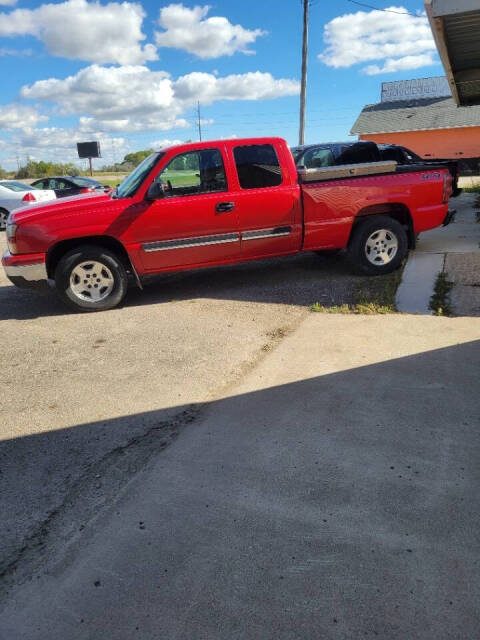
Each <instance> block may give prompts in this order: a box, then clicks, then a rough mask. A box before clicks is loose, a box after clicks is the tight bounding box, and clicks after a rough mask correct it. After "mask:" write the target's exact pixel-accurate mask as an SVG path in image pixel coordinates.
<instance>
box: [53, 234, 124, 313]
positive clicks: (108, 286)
mask: <svg viewBox="0 0 480 640" xmlns="http://www.w3.org/2000/svg"><path fill="white" fill-rule="evenodd" d="M55 285H56V289H57V292H58V294H59V296H60V297H61V298H62V300H63V301H64V302H65V303H66V304H68V305H69V306H70V307H73V308H74V309H76V310H77V311H105V310H106V309H112V308H113V307H116V306H117V305H118V304H120V302H121V301H122V300H123V298H124V297H125V294H126V293H127V285H128V279H127V274H126V271H125V268H124V266H123V264H122V263H121V261H120V260H119V259H118V257H117V256H116V255H115V254H114V253H111V252H110V251H108V250H107V249H103V248H101V247H94V246H88V245H85V246H82V247H78V248H76V249H73V250H72V251H69V252H68V253H66V254H65V255H64V256H63V257H62V258H61V260H60V262H59V263H58V266H57V268H56V270H55Z"/></svg>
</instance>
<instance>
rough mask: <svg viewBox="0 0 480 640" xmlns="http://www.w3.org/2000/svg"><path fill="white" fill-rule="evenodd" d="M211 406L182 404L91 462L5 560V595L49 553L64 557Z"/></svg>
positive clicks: (1, 589)
mask: <svg viewBox="0 0 480 640" xmlns="http://www.w3.org/2000/svg"><path fill="white" fill-rule="evenodd" d="M205 406H206V405H205V404H196V405H192V406H190V407H188V408H186V409H184V410H182V411H181V412H179V413H178V414H177V415H175V416H173V417H172V418H171V419H169V420H166V421H164V422H160V423H159V424H157V425H154V426H153V427H151V428H150V429H148V431H146V432H145V433H143V434H141V435H138V436H135V437H134V438H132V439H131V440H129V441H128V442H127V443H126V444H124V445H121V446H119V447H116V448H115V449H112V450H111V451H109V452H108V453H106V454H105V455H104V456H103V457H102V458H100V459H99V460H98V461H96V462H94V463H92V464H91V465H89V466H88V467H87V469H86V471H85V473H83V474H82V475H81V476H80V477H79V478H78V480H77V481H76V482H75V484H74V485H73V486H72V487H71V488H70V490H69V491H68V493H67V494H66V495H65V496H64V498H63V500H62V502H61V504H60V505H59V506H58V507H57V508H56V509H54V510H53V511H51V512H50V513H49V515H48V516H47V517H46V518H45V519H44V520H43V521H42V522H40V523H39V524H38V525H37V526H36V527H35V530H34V531H33V532H32V533H31V534H30V535H29V536H28V537H27V538H26V539H25V541H24V543H23V545H22V547H21V548H20V549H18V551H17V552H16V553H15V555H14V556H13V557H11V558H9V559H7V560H6V561H5V562H3V566H1V567H0V581H1V583H0V598H3V597H4V596H6V595H8V594H9V589H10V588H12V586H14V585H15V586H18V585H21V584H23V583H24V582H25V581H27V580H31V579H32V578H33V575H34V574H35V572H37V571H41V572H45V571H48V569H49V564H50V563H49V558H50V559H54V562H55V564H56V563H58V562H59V555H62V556H63V555H64V554H65V553H67V552H68V550H69V548H71V547H72V545H74V543H75V542H77V541H79V538H80V533H81V532H83V531H84V529H85V526H86V523H87V522H91V521H92V520H93V519H94V518H95V517H96V516H97V515H98V514H99V513H100V512H101V511H102V510H103V509H104V507H111V506H112V505H113V504H114V503H115V502H116V500H118V497H119V495H120V493H121V491H122V489H124V488H125V487H126V485H127V484H128V483H129V482H130V481H131V480H132V479H133V478H135V477H136V475H137V473H138V472H139V471H141V470H142V469H143V468H145V466H146V465H147V464H148V462H149V461H150V459H151V458H152V457H153V456H155V455H156V454H157V453H159V452H160V451H162V450H163V449H165V448H166V447H168V446H169V445H170V444H171V443H172V442H173V441H174V440H175V438H176V437H177V436H178V434H179V433H180V431H181V430H182V429H184V428H185V427H186V426H187V425H189V424H192V423H193V422H195V421H196V420H197V419H198V418H199V416H200V414H201V412H202V409H203V408H204V407H205ZM99 480H101V482H99ZM79 523H81V524H80V525H79ZM59 540H60V541H61V543H62V547H63V548H62V550H61V551H60V554H59V549H58V548H57V543H58V541H59ZM53 551H55V553H53Z"/></svg>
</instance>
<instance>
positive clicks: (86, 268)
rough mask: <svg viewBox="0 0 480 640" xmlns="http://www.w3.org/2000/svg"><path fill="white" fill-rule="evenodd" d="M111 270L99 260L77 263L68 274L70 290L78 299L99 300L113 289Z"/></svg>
mask: <svg viewBox="0 0 480 640" xmlns="http://www.w3.org/2000/svg"><path fill="white" fill-rule="evenodd" d="M114 284H115V280H114V278H113V275H112V272H111V271H110V269H109V268H108V267H106V266H105V265H104V264H102V263H101V262H97V261H95V260H89V261H88V262H81V263H80V264H77V265H76V266H75V267H74V269H73V270H72V272H71V274H70V290H71V292H72V293H73V295H74V296H75V297H76V298H78V299H79V300H84V301H87V302H100V301H101V300H105V298H107V297H108V296H109V295H110V294H111V293H112V290H113V287H114Z"/></svg>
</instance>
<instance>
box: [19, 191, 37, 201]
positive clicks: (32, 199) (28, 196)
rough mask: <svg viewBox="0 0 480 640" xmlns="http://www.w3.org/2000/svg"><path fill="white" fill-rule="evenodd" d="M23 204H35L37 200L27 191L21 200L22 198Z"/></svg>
mask: <svg viewBox="0 0 480 640" xmlns="http://www.w3.org/2000/svg"><path fill="white" fill-rule="evenodd" d="M22 200H23V202H36V201H37V199H36V198H35V196H34V195H33V193H32V192H31V191H28V193H26V194H25V195H24V196H23V198H22Z"/></svg>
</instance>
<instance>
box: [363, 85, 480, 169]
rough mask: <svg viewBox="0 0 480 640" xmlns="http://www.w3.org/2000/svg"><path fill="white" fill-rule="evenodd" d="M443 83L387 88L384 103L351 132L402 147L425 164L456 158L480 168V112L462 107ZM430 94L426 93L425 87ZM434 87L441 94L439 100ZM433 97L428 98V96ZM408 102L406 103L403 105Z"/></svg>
mask: <svg viewBox="0 0 480 640" xmlns="http://www.w3.org/2000/svg"><path fill="white" fill-rule="evenodd" d="M440 80H442V78H427V79H424V80H414V81H400V82H398V83H394V82H391V83H384V84H383V85H382V102H380V103H377V104H369V105H366V106H365V107H364V108H363V109H362V112H361V113H360V115H359V117H358V118H357V120H356V122H355V124H354V125H353V127H352V129H351V133H352V134H356V135H358V137H359V139H360V140H372V141H373V142H376V143H377V144H381V143H389V144H400V145H403V146H405V147H408V148H410V149H412V151H415V153H417V154H418V155H419V156H422V157H423V158H443V159H445V158H453V159H455V160H465V161H467V162H464V163H463V164H466V165H469V166H471V167H472V168H476V167H477V164H478V160H479V159H480V106H465V107H458V106H457V105H456V103H455V101H454V100H453V98H452V97H446V96H445V90H444V88H443V89H442V87H444V86H446V87H447V90H448V85H445V84H444V85H442V83H440V82H439V81H440ZM422 82H423V83H424V88H425V91H424V92H423V93H422V84H421V83H422ZM432 87H433V88H434V89H435V87H440V89H438V88H437V89H436V91H437V94H441V93H443V95H436V96H435V95H434V93H433V90H432ZM426 95H427V96H428V97H425V96H426ZM398 98H402V99H398Z"/></svg>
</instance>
